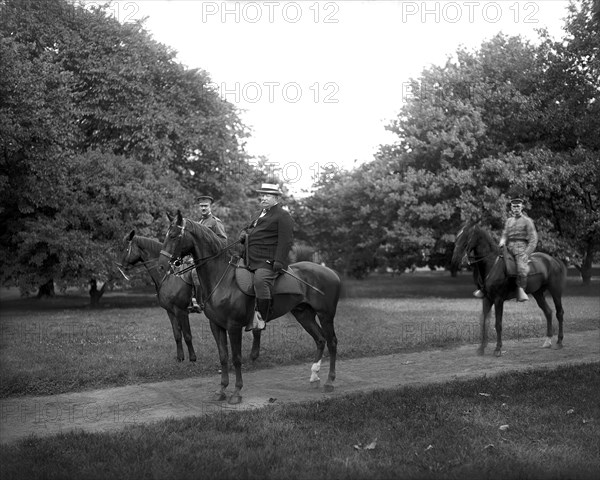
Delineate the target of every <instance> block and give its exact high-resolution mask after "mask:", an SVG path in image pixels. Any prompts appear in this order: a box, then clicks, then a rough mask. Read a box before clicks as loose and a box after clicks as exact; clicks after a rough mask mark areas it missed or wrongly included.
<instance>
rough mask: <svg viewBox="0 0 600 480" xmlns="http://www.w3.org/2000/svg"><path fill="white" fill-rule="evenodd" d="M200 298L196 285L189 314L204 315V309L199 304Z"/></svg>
mask: <svg viewBox="0 0 600 480" xmlns="http://www.w3.org/2000/svg"><path fill="white" fill-rule="evenodd" d="M197 296H198V292H197V291H196V286H195V285H194V294H193V295H192V300H191V301H190V305H189V306H188V313H202V307H201V306H200V305H199V304H198V301H197V300H196V297H197Z"/></svg>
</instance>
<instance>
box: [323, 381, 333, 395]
mask: <svg viewBox="0 0 600 480" xmlns="http://www.w3.org/2000/svg"><path fill="white" fill-rule="evenodd" d="M323 391H324V392H325V393H331V392H333V385H331V384H330V383H326V384H325V386H324V387H323Z"/></svg>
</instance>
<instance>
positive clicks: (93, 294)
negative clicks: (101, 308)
mask: <svg viewBox="0 0 600 480" xmlns="http://www.w3.org/2000/svg"><path fill="white" fill-rule="evenodd" d="M107 285H108V281H106V282H104V285H102V288H101V289H100V290H98V282H97V281H96V279H95V278H92V279H91V280H90V305H91V306H92V307H97V306H98V304H99V303H100V299H101V298H102V295H104V292H105V290H106V287H107Z"/></svg>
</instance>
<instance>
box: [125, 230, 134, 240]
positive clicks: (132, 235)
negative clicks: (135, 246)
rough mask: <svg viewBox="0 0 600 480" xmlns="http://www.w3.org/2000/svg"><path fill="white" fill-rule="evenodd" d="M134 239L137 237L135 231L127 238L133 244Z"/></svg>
mask: <svg viewBox="0 0 600 480" xmlns="http://www.w3.org/2000/svg"><path fill="white" fill-rule="evenodd" d="M133 237H135V230H132V231H131V232H129V236H128V237H127V241H129V242H131V241H132V240H133Z"/></svg>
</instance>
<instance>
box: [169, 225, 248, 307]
mask: <svg viewBox="0 0 600 480" xmlns="http://www.w3.org/2000/svg"><path fill="white" fill-rule="evenodd" d="M187 220H188V219H184V222H183V225H177V224H176V225H174V226H175V227H177V228H179V235H177V236H176V237H175V241H179V242H180V241H181V239H182V238H183V235H184V233H185V223H186V222H187ZM172 226H173V225H170V226H169V230H167V237H168V236H169V232H170V231H171V227H172ZM238 243H240V240H237V241H235V242H232V243H230V244H229V245H226V246H225V247H223V248H221V249H219V251H218V252H217V253H214V254H212V255H209V256H208V257H204V258H200V259H198V260H194V262H193V264H192V265H190V266H188V267H185V268H183V269H181V270H179V271H178V272H175V271H174V268H173V266H178V265H176V264H177V263H178V262H179V264H181V255H179V256H175V253H169V252H167V251H166V250H164V249H161V251H160V254H161V255H163V256H165V257H167V259H168V260H169V266H170V268H169V271H168V272H166V273H165V276H164V277H163V281H164V279H165V278H166V277H167V275H170V274H171V273H173V274H174V275H178V276H179V275H183V274H184V273H186V272H188V271H190V270H193V269H195V268H198V267H201V266H202V265H205V264H206V263H208V262H210V261H211V260H213V259H215V258H217V257H220V256H221V255H222V254H223V252H226V251H227V250H229V249H230V248H231V247H233V246H234V245H237V244H238ZM174 257H175V258H174ZM231 265H232V263H231V261H230V262H228V263H227V268H225V270H224V272H223V274H222V275H221V277H220V278H219V281H218V282H217V284H216V285H215V286H214V288H213V289H212V291H211V292H210V293H209V294H208V296H207V297H206V298H205V299H203V300H204V303H206V302H208V299H209V298H210V297H212V295H213V293H215V291H216V290H217V288H218V287H219V285H220V284H221V282H222V281H223V279H224V278H225V275H226V274H227V271H228V270H229V268H230V267H231ZM161 286H162V282H161ZM159 289H160V287H159Z"/></svg>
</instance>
